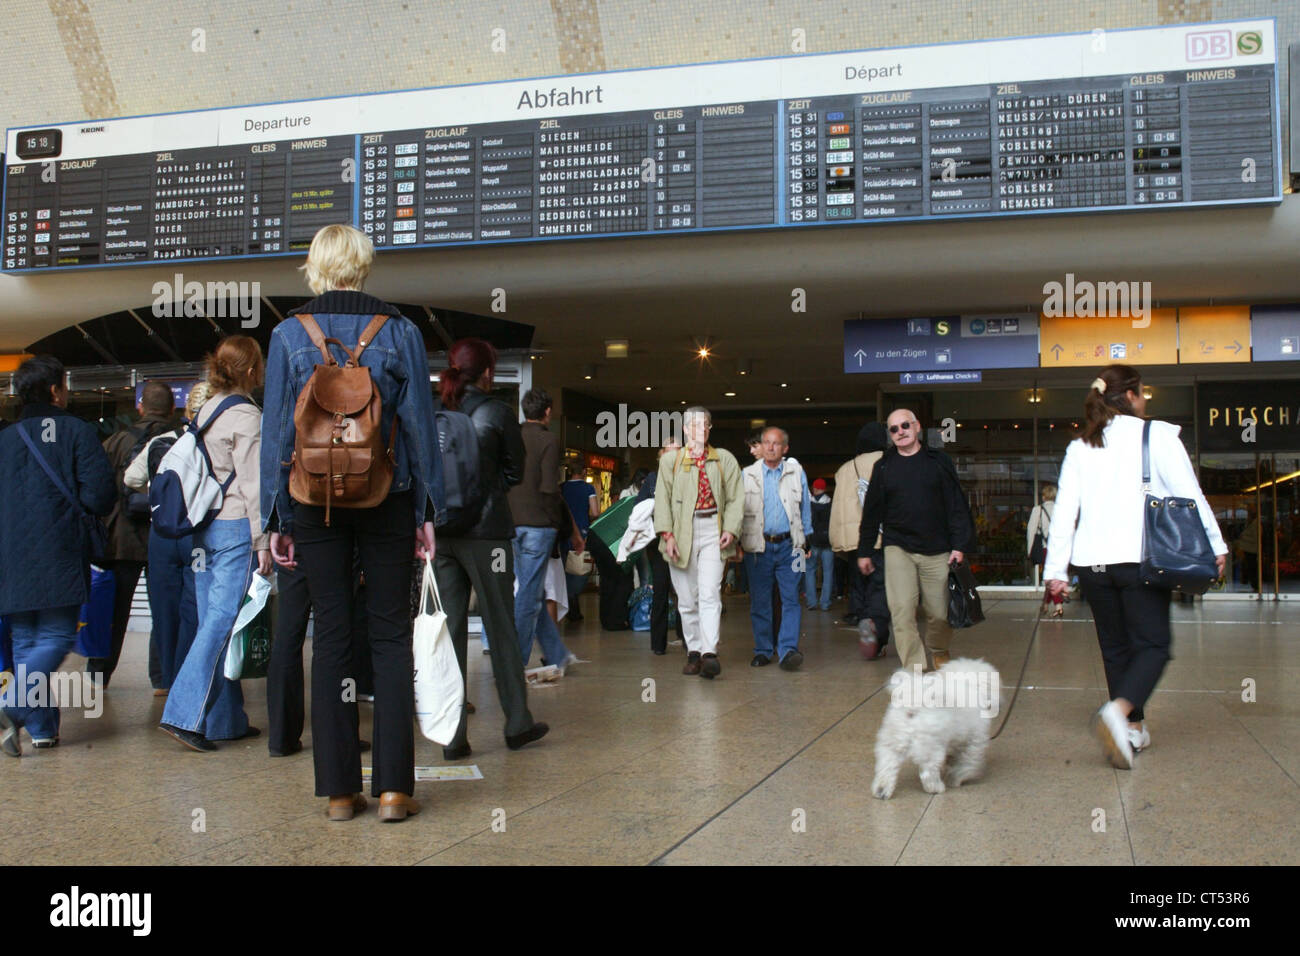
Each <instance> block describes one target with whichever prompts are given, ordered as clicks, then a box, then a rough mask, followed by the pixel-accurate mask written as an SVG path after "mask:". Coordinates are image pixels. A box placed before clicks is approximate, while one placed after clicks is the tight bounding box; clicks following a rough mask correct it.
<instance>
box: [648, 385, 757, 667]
mask: <svg viewBox="0 0 1300 956" xmlns="http://www.w3.org/2000/svg"><path fill="white" fill-rule="evenodd" d="M712 427H713V419H712V416H711V415H710V414H709V410H708V409H706V408H701V407H700V406H693V407H691V408H688V409H686V411H685V412H684V413H683V415H682V429H683V431H684V432H685V435H686V446H685V447H684V448H682V449H680V450H677V451H670V452H668V453H666V454H665V455H664V456H663V458H662V459H661V460H660V462H659V477H658V479H657V481H656V483H655V533H656V534H658V535H659V536H660V538H661V541H660V551H662V552H663V556H664V558H665V559H666V560H667V561H668V570H669V573H670V574H671V575H672V579H673V589H674V590H675V591H676V592H677V610H678V613H679V614H681V619H682V636H683V637H684V638H685V640H686V650H687V654H686V666H685V667H683V668H682V673H683V674H699V675H700V676H701V677H707V678H709V679H710V680H711V679H713V678H714V677H716V676H718V674H719V673H720V672H721V671H722V666H721V665H720V664H719V663H718V632H719V630H720V628H721V624H722V573H723V570H724V569H725V567H726V562H727V559H728V558H729V557H732V556H733V555H734V554H735V550H736V538H737V537H738V536H739V535H740V522H741V518H742V517H743V515H744V508H745V492H744V485H743V482H742V479H741V475H740V466H739V465H738V464H737V463H736V459H735V457H734V456H733V455H732V454H731V452H729V451H726V450H725V449H722V448H714V447H712V446H711V445H709V431H710V429H712Z"/></svg>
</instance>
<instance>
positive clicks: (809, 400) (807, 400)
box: [803, 395, 812, 402]
mask: <svg viewBox="0 0 1300 956" xmlns="http://www.w3.org/2000/svg"><path fill="white" fill-rule="evenodd" d="M803 400H804V401H805V402H811V401H812V399H811V398H809V397H808V396H807V395H805V396H804V397H803Z"/></svg>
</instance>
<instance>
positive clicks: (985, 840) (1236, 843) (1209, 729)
mask: <svg viewBox="0 0 1300 956" xmlns="http://www.w3.org/2000/svg"><path fill="white" fill-rule="evenodd" d="M585 600H586V603H587V604H588V605H590V609H591V610H593V611H594V604H595V600H594V596H588V597H587V598H586V599H585ZM727 604H728V606H729V608H730V613H729V614H727V615H726V617H724V618H723V622H724V643H723V648H722V654H721V658H722V664H723V671H722V675H721V677H719V678H718V679H717V680H715V681H713V682H709V681H705V680H702V679H700V678H698V677H685V676H683V675H682V674H681V673H680V670H681V659H680V657H679V654H680V649H679V648H671V649H670V653H669V655H668V656H666V657H654V656H652V655H651V654H650V653H649V650H648V639H647V635H645V634H638V633H632V632H622V633H610V634H602V633H601V632H600V631H599V630H598V629H597V628H596V626H595V625H594V623H593V619H592V618H591V617H589V618H588V620H587V621H586V622H584V623H583V624H582V625H580V626H575V625H570V626H569V627H568V629H567V632H566V634H565V638H566V640H567V642H568V643H569V646H570V648H571V649H572V650H574V651H575V652H576V653H578V654H579V656H581V657H584V658H589V659H590V661H591V663H588V664H583V665H581V666H579V667H577V668H576V669H575V670H574V671H573V672H572V673H571V674H570V676H568V677H566V678H565V679H564V680H563V681H561V682H560V683H558V684H556V685H553V686H549V687H545V688H540V689H537V690H534V691H533V692H532V694H531V697H530V702H531V706H532V708H533V711H534V713H535V714H536V716H537V717H538V718H539V719H542V720H546V721H549V722H550V724H551V727H552V731H551V734H550V735H549V736H548V737H547V738H546V739H545V740H544V741H542V742H541V743H540V744H536V745H532V746H530V747H527V748H525V749H524V750H521V751H518V752H511V751H509V750H507V749H506V746H505V743H504V741H503V740H502V738H501V727H502V720H501V714H500V709H499V706H498V704H497V701H496V695H495V692H494V690H493V685H492V679H491V673H490V670H489V666H488V659H487V658H486V657H483V656H481V655H480V654H479V653H478V644H477V643H476V642H471V655H470V656H471V675H470V698H471V700H473V701H474V702H475V703H476V704H477V706H478V714H477V715H476V716H474V717H471V718H470V721H471V724H470V739H471V742H472V743H473V745H474V755H473V757H472V758H471V760H470V761H468V762H471V763H475V764H477V765H478V767H479V768H480V770H481V771H482V773H483V776H484V779H483V780H481V781H468V782H465V781H458V782H446V783H418V784H417V785H416V795H417V797H419V798H420V800H421V801H422V803H423V804H424V812H422V813H421V814H420V815H419V816H417V817H414V818H411V819H410V820H408V821H406V822H405V823H402V824H397V825H381V824H380V823H379V821H378V819H377V818H376V816H375V812H374V810H373V807H372V809H371V810H369V811H368V812H367V813H365V814H363V815H362V816H360V817H359V818H357V819H356V820H354V821H352V822H350V823H346V824H340V823H327V822H326V820H325V817H324V812H323V811H324V801H323V800H321V799H318V798H316V797H314V796H313V795H312V794H313V778H312V762H311V755H310V749H308V750H305V751H304V752H303V753H301V754H299V755H297V756H294V757H291V758H285V759H271V758H270V757H268V755H267V752H266V745H265V738H261V739H257V740H253V741H249V742H244V743H237V744H226V745H223V746H222V747H221V750H220V751H219V752H218V753H214V754H195V753H190V752H188V751H185V750H182V749H181V748H180V747H179V745H177V744H175V743H174V742H172V741H170V740H168V739H167V738H166V737H164V736H163V735H162V734H160V733H159V732H158V731H157V730H155V729H154V727H155V725H156V724H157V722H158V719H159V715H160V713H161V710H162V701H161V700H160V699H158V698H154V697H152V696H151V695H150V691H149V689H148V686H147V681H146V679H145V677H144V670H145V668H144V649H145V643H146V641H145V636H144V635H142V634H133V635H130V636H129V638H128V647H127V651H126V653H125V655H124V658H123V663H122V665H121V668H120V670H119V672H118V674H117V675H116V676H115V678H114V681H113V686H112V689H111V691H110V692H109V695H108V698H107V701H106V703H105V707H104V711H103V715H102V716H101V717H99V718H97V719H90V718H88V717H86V716H85V715H83V714H82V713H80V712H76V711H72V712H69V713H67V714H66V716H65V721H64V729H63V742H62V745H61V746H60V747H58V748H57V749H55V750H49V751H35V750H33V749H32V748H31V747H30V746H27V747H25V751H24V753H25V755H24V757H23V758H22V759H21V760H9V759H5V760H3V761H0V775H3V778H4V780H3V790H4V794H5V800H4V801H3V806H0V833H2V834H3V836H4V842H5V844H6V846H7V847H8V849H9V850H10V853H11V855H14V858H21V859H23V860H25V861H26V862H29V863H39V862H51V863H54V862H57V863H65V864H66V863H72V862H75V863H78V864H116V863H197V864H203V863H291V864H328V863H385V864H410V863H421V864H466V863H494V864H536V863H623V864H645V863H655V862H662V863H882V864H918V863H919V864H926V863H1105V864H1126V865H1132V864H1139V863H1140V864H1150V863H1168V864H1181V863H1222V864H1254V863H1291V864H1295V863H1298V862H1300V846H1297V844H1296V842H1295V841H1294V840H1292V839H1290V837H1289V834H1291V833H1293V832H1294V826H1295V821H1296V819H1297V818H1300V786H1298V785H1297V781H1300V743H1298V741H1300V698H1298V697H1297V695H1296V693H1295V690H1294V688H1295V687H1296V685H1297V683H1298V682H1300V605H1290V606H1288V605H1285V604H1283V605H1281V606H1278V605H1272V604H1267V605H1262V606H1261V605H1254V604H1239V603H1210V604H1207V605H1205V606H1204V607H1202V608H1196V609H1192V608H1186V607H1182V606H1176V607H1175V611H1174V616H1175V645H1174V653H1175V655H1176V659H1175V660H1174V661H1172V662H1171V663H1170V665H1169V667H1168V669H1167V670H1166V672H1165V676H1164V679H1163V681H1162V682H1161V685H1160V688H1159V690H1158V691H1157V693H1156V695H1155V697H1154V698H1153V700H1152V702H1151V705H1150V706H1149V708H1148V711H1149V718H1148V726H1149V728H1150V730H1151V734H1152V738H1153V745H1152V747H1151V748H1150V750H1148V751H1147V752H1145V753H1143V754H1141V755H1140V756H1139V757H1138V758H1137V766H1136V767H1135V769H1134V770H1133V771H1131V772H1129V771H1117V770H1114V769H1112V768H1111V767H1110V766H1109V765H1108V764H1107V763H1106V762H1105V761H1104V760H1103V759H1102V757H1101V755H1100V752H1099V750H1098V747H1097V746H1096V744H1095V743H1094V740H1093V738H1092V737H1091V736H1090V735H1089V733H1088V721H1089V717H1090V716H1091V715H1092V713H1093V711H1094V710H1095V709H1096V708H1097V706H1098V705H1099V704H1100V703H1101V701H1102V700H1103V692H1102V690H1101V687H1102V686H1103V680H1102V671H1101V661H1100V657H1099V656H1098V652H1097V646H1096V641H1095V638H1094V634H1093V630H1092V625H1091V621H1090V619H1089V618H1088V616H1087V613H1086V611H1085V610H1084V609H1083V608H1082V607H1081V605H1079V604H1071V605H1070V606H1069V608H1068V610H1067V614H1066V618H1065V619H1064V621H1061V622H1048V623H1045V624H1044V625H1043V626H1042V628H1041V629H1040V632H1039V638H1038V644H1037V646H1036V647H1035V649H1034V651H1033V654H1032V657H1031V658H1030V662H1029V666H1028V670H1027V672H1026V676H1025V682H1024V683H1025V688H1024V690H1023V691H1022V692H1021V694H1020V697H1019V701H1018V703H1017V704H1016V706H1015V710H1014V712H1013V715H1012V717H1011V720H1010V723H1009V724H1008V726H1007V729H1006V732H1005V733H1004V734H1003V735H1002V736H1001V737H1000V738H999V739H998V740H996V741H994V742H993V744H992V746H991V750H990V757H989V762H988V768H987V773H986V775H985V778H984V779H983V780H980V781H978V782H976V783H973V784H970V785H968V786H965V787H962V788H961V789H959V790H950V791H948V792H947V793H943V794H939V795H935V796H931V795H929V794H926V793H924V792H923V791H922V790H921V787H920V784H919V781H918V780H917V777H916V773H915V771H914V770H913V769H911V768H908V769H906V770H905V771H904V774H903V777H902V778H901V780H900V783H899V786H898V791H897V792H896V794H895V796H894V798H893V799H892V800H889V801H881V800H876V799H874V798H873V797H872V796H871V795H870V792H869V784H870V779H871V775H872V764H873V756H872V746H873V741H874V736H875V731H876V727H877V726H878V724H879V722H880V718H881V715H882V714H883V712H884V709H885V705H886V701H887V692H881V687H882V685H883V683H884V682H885V681H886V680H887V678H888V677H889V675H890V673H891V672H892V670H893V668H894V666H896V665H897V658H896V657H894V656H893V655H892V653H891V655H890V657H888V658H886V659H885V660H884V661H878V662H874V663H870V664H868V663H864V662H863V661H861V660H860V659H859V658H858V656H857V651H856V639H857V638H856V631H854V630H853V629H850V628H845V627H842V626H837V625H836V624H835V623H834V621H833V615H832V614H827V613H820V612H813V613H808V612H805V615H804V638H803V649H804V651H805V653H806V655H807V660H806V662H805V664H804V667H803V669H802V670H801V671H799V672H797V673H786V672H784V671H781V670H779V669H778V668H777V667H775V666H772V667H766V668H762V669H756V668H751V667H749V666H748V662H749V658H750V656H751V651H750V646H751V645H750V640H749V620H748V612H747V604H746V599H745V598H744V597H730V598H728V599H727ZM985 608H986V611H987V612H988V620H987V621H986V623H984V624H982V625H980V626H979V627H978V628H975V629H973V630H970V631H966V632H964V633H963V634H961V635H959V636H958V640H957V643H956V645H955V650H956V651H957V652H958V653H960V654H964V655H967V656H983V657H985V658H987V659H988V660H990V661H991V662H993V663H994V664H995V665H997V666H998V668H999V669H1000V670H1001V672H1002V681H1003V697H1002V700H1003V706H1004V707H1005V706H1006V702H1007V700H1008V699H1009V696H1010V690H1011V685H1013V684H1014V682H1015V678H1016V674H1017V672H1018V670H1019V667H1020V662H1021V660H1022V659H1023V654H1024V648H1025V642H1026V640H1027V639H1028V636H1029V628H1030V627H1031V626H1032V620H1033V614H1034V611H1035V610H1036V605H1035V604H1033V603H1031V602H1028V601H1011V600H1002V601H992V600H989V601H986V603H985ZM73 662H76V663H78V664H79V663H80V661H79V659H73V660H72V661H70V662H69V666H71V665H72V663H73ZM1248 679H1249V680H1250V681H1253V684H1254V695H1255V700H1254V701H1253V702H1245V701H1243V699H1242V698H1243V682H1244V681H1247V680H1248ZM647 681H653V684H649V683H647ZM244 688H245V694H246V695H247V698H248V706H249V713H250V716H251V717H252V719H253V722H254V723H255V724H257V725H259V726H261V727H263V728H265V725H266V711H265V686H264V682H260V681H254V682H245V685H244ZM651 690H652V691H653V693H651ZM651 697H652V698H653V699H652V700H647V699H646V698H651ZM362 722H363V733H367V734H368V729H369V728H368V724H369V707H368V706H367V705H362ZM305 743H306V745H307V748H310V746H311V740H310V736H308V737H307V739H306V740H305ZM416 762H417V764H421V765H436V764H439V763H441V762H442V761H441V749H440V748H437V747H435V746H433V745H432V744H430V743H428V742H427V741H424V740H423V739H422V738H418V737H417V761H416Z"/></svg>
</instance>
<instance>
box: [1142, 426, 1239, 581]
mask: <svg viewBox="0 0 1300 956" xmlns="http://www.w3.org/2000/svg"><path fill="white" fill-rule="evenodd" d="M1142 491H1143V492H1145V493H1146V506H1145V507H1144V508H1143V509H1142V518H1143V531H1142V565H1141V567H1140V569H1139V576H1140V577H1141V579H1142V583H1143V584H1146V585H1149V586H1151V587H1157V588H1166V589H1168V590H1171V591H1182V592H1184V593H1186V594H1204V593H1205V592H1206V591H1208V590H1209V589H1210V586H1211V585H1212V584H1214V582H1215V581H1217V580H1218V578H1219V566H1218V564H1217V563H1216V561H1215V558H1214V550H1213V549H1212V548H1211V547H1210V537H1209V535H1207V534H1206V533H1205V526H1204V525H1203V524H1201V515H1200V512H1199V509H1198V507H1197V504H1196V499H1194V498H1175V497H1173V496H1172V495H1171V496H1169V497H1168V498H1157V497H1156V496H1155V495H1153V494H1151V422H1150V421H1147V422H1146V423H1145V424H1144V425H1143V426H1142Z"/></svg>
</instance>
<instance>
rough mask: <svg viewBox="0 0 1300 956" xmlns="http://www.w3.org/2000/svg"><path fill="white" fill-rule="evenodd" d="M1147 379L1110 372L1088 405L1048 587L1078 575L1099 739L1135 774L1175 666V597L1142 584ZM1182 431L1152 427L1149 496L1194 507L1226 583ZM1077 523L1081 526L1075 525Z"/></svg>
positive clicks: (1073, 448)
mask: <svg viewBox="0 0 1300 956" xmlns="http://www.w3.org/2000/svg"><path fill="white" fill-rule="evenodd" d="M1145 413H1146V399H1145V398H1144V397H1143V395H1142V378H1141V376H1140V375H1139V373H1138V370H1137V369H1135V368H1132V367H1131V366H1128V365H1112V366H1110V367H1109V368H1107V369H1106V370H1105V371H1103V372H1102V373H1101V375H1100V376H1099V377H1098V378H1096V379H1094V380H1093V382H1092V385H1091V386H1090V387H1089V389H1088V397H1087V399H1086V400H1085V401H1084V416H1085V424H1084V427H1083V433H1082V434H1081V435H1080V437H1079V438H1077V439H1075V440H1074V441H1072V442H1071V443H1070V446H1069V448H1067V449H1066V452H1065V462H1064V464H1063V465H1062V466H1061V477H1060V481H1059V485H1058V490H1057V496H1056V511H1057V512H1059V513H1058V514H1055V515H1054V517H1053V520H1052V528H1051V534H1050V537H1049V539H1048V544H1047V563H1046V566H1045V569H1044V577H1045V578H1046V580H1047V588H1048V591H1049V592H1050V594H1051V595H1052V596H1053V598H1055V597H1057V596H1060V595H1064V594H1065V592H1066V590H1067V589H1068V588H1069V586H1070V585H1069V570H1068V566H1069V565H1071V564H1073V565H1076V566H1077V569H1078V572H1079V580H1080V581H1081V582H1082V584H1083V594H1084V597H1085V598H1086V599H1087V601H1088V605H1089V606H1090V607H1091V608H1092V615H1093V618H1094V620H1095V621H1096V624H1097V639H1098V641H1099V642H1100V643H1101V656H1102V659H1103V661H1104V662H1105V667H1106V687H1107V689H1108V691H1109V694H1110V700H1109V702H1107V703H1106V704H1105V705H1104V706H1103V707H1102V708H1101V710H1100V711H1099V712H1098V714H1097V717H1096V719H1095V720H1094V730H1095V732H1096V734H1097V736H1098V738H1099V739H1100V741H1101V745H1102V749H1103V750H1104V751H1105V753H1106V754H1107V756H1108V757H1109V758H1110V760H1111V763H1113V764H1114V765H1115V766H1116V767H1120V768H1121V769H1131V768H1132V766H1133V754H1134V752H1136V751H1139V750H1143V749H1145V748H1146V747H1148V746H1150V744H1151V735H1150V734H1149V733H1148V732H1147V729H1146V723H1145V716H1146V715H1145V713H1144V711H1143V707H1144V706H1145V705H1146V702H1147V700H1148V698H1149V697H1150V696H1151V693H1152V691H1153V690H1155V686H1156V682H1157V681H1159V680H1160V675H1161V673H1162V672H1163V671H1164V667H1165V662H1166V661H1168V660H1169V656H1170V655H1169V647H1170V641H1171V634H1170V629H1169V596H1170V592H1169V591H1167V590H1163V589H1161V588H1155V587H1150V586H1148V585H1146V584H1143V583H1142V581H1141V579H1140V577H1139V575H1138V568H1139V564H1140V562H1141V560H1142V534H1143V526H1144V521H1143V509H1144V507H1145V501H1146V493H1145V492H1144V491H1143V488H1142V428H1143V416H1144V415H1145ZM1178 431H1179V429H1178V426H1176V425H1170V424H1169V423H1167V422H1160V421H1154V422H1152V423H1151V437H1150V446H1151V494H1152V495H1155V496H1156V497H1160V498H1163V497H1167V496H1169V495H1176V496H1178V497H1180V498H1191V499H1193V500H1194V501H1195V502H1196V505H1197V508H1198V509H1199V512H1200V516H1201V523H1202V524H1203V525H1204V527H1205V532H1206V534H1207V535H1208V536H1209V539H1210V544H1211V546H1212V547H1213V549H1214V553H1215V554H1216V555H1218V566H1219V573H1220V574H1222V573H1223V565H1224V556H1225V555H1226V554H1227V553H1228V548H1227V545H1225V544H1224V543H1223V536H1222V535H1221V534H1220V533H1219V526H1218V523H1217V522H1216V521H1215V520H1214V514H1213V512H1211V511H1210V506H1209V504H1208V503H1207V502H1206V500H1205V495H1204V494H1203V493H1202V492H1201V488H1200V485H1199V484H1198V483H1197V481H1196V473H1195V472H1194V471H1193V470H1192V463H1191V461H1190V459H1188V457H1187V451H1186V450H1185V449H1184V448H1183V443H1182V442H1181V441H1180V440H1179V438H1178ZM1076 519H1077V520H1078V526H1077V527H1076V526H1075V521H1076Z"/></svg>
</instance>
